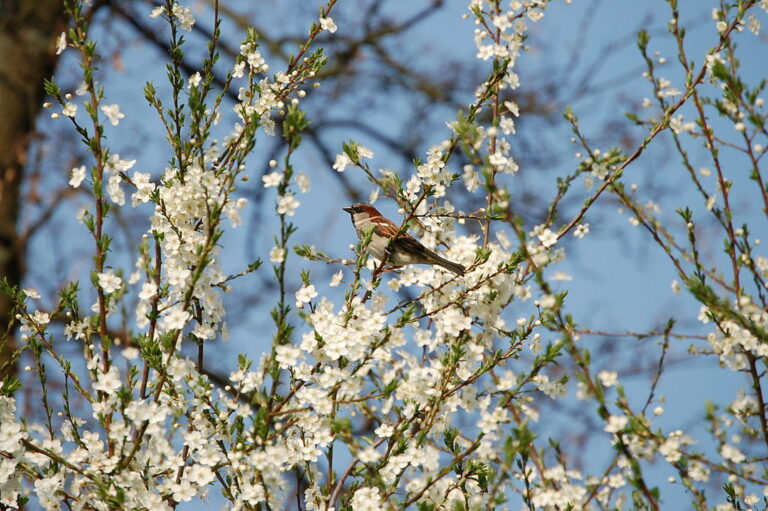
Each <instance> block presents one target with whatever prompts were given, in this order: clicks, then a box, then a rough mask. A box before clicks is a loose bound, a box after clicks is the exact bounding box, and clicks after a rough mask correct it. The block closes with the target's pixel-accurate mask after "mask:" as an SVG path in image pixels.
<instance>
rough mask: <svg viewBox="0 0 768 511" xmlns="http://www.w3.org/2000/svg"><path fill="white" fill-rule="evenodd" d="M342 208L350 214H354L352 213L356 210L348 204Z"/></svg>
mask: <svg viewBox="0 0 768 511" xmlns="http://www.w3.org/2000/svg"><path fill="white" fill-rule="evenodd" d="M341 209H343V210H344V211H346V212H347V213H349V214H352V213H353V212H354V211H355V210H354V209H352V208H351V207H349V206H347V207H346V208H341Z"/></svg>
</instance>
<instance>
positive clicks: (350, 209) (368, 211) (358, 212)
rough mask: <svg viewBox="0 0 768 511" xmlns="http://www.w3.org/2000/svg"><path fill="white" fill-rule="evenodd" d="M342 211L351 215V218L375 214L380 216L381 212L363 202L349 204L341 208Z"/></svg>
mask: <svg viewBox="0 0 768 511" xmlns="http://www.w3.org/2000/svg"><path fill="white" fill-rule="evenodd" d="M342 209H343V210H344V211H346V212H347V213H349V214H350V215H352V218H355V217H360V216H363V217H364V218H365V217H367V218H372V217H375V216H381V213H379V211H378V210H377V209H376V208H374V207H373V206H371V205H370V204H366V203H364V202H358V203H356V204H352V205H351V206H347V207H346V208H342Z"/></svg>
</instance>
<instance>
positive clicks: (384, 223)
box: [370, 216, 400, 238]
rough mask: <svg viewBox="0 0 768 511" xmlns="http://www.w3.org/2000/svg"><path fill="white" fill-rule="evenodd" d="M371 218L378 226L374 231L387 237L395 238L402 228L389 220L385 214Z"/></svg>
mask: <svg viewBox="0 0 768 511" xmlns="http://www.w3.org/2000/svg"><path fill="white" fill-rule="evenodd" d="M370 220H371V222H373V225H375V226H376V228H375V229H374V232H375V233H376V234H378V235H379V236H384V237H385V238H394V237H395V235H396V234H397V232H398V231H399V230H400V229H399V228H398V227H397V226H396V225H395V224H394V223H392V222H391V221H390V220H387V219H386V218H384V217H383V216H379V217H373V218H371V219H370Z"/></svg>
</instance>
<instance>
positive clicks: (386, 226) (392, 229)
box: [372, 217, 427, 254]
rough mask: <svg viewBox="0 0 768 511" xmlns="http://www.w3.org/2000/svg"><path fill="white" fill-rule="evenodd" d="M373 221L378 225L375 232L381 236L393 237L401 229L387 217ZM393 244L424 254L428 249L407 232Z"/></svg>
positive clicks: (396, 246) (414, 252) (402, 248)
mask: <svg viewBox="0 0 768 511" xmlns="http://www.w3.org/2000/svg"><path fill="white" fill-rule="evenodd" d="M372 221H373V223H374V225H375V226H376V229H375V230H374V232H375V233H376V234H378V235H379V236H384V237H385V238H390V239H391V238H394V237H395V236H396V235H397V233H398V231H400V228H399V227H398V226H397V225H395V224H394V223H393V222H392V221H390V220H389V219H387V218H384V217H377V218H374V219H372ZM392 246H393V248H396V249H398V250H403V251H407V252H409V253H413V254H423V253H424V252H425V251H426V250H427V249H426V247H424V245H422V244H421V243H420V242H419V241H418V240H416V238H414V237H413V236H411V235H410V234H408V233H407V232H404V233H401V234H400V236H398V237H397V239H396V240H395V241H394V242H392Z"/></svg>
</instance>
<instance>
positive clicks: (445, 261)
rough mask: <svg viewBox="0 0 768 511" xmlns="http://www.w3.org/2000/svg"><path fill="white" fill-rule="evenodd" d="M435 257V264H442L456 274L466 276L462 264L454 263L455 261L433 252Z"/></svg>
mask: <svg viewBox="0 0 768 511" xmlns="http://www.w3.org/2000/svg"><path fill="white" fill-rule="evenodd" d="M431 255H433V256H434V257H435V264H436V265H438V266H442V267H443V268H445V269H446V270H448V271H452V272H453V273H455V274H456V275H459V276H460V277H463V276H464V267H463V266H462V265H460V264H459V263H454V262H453V261H449V260H448V259H443V258H442V257H440V256H439V255H437V254H435V253H434V252H432V254H431Z"/></svg>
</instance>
